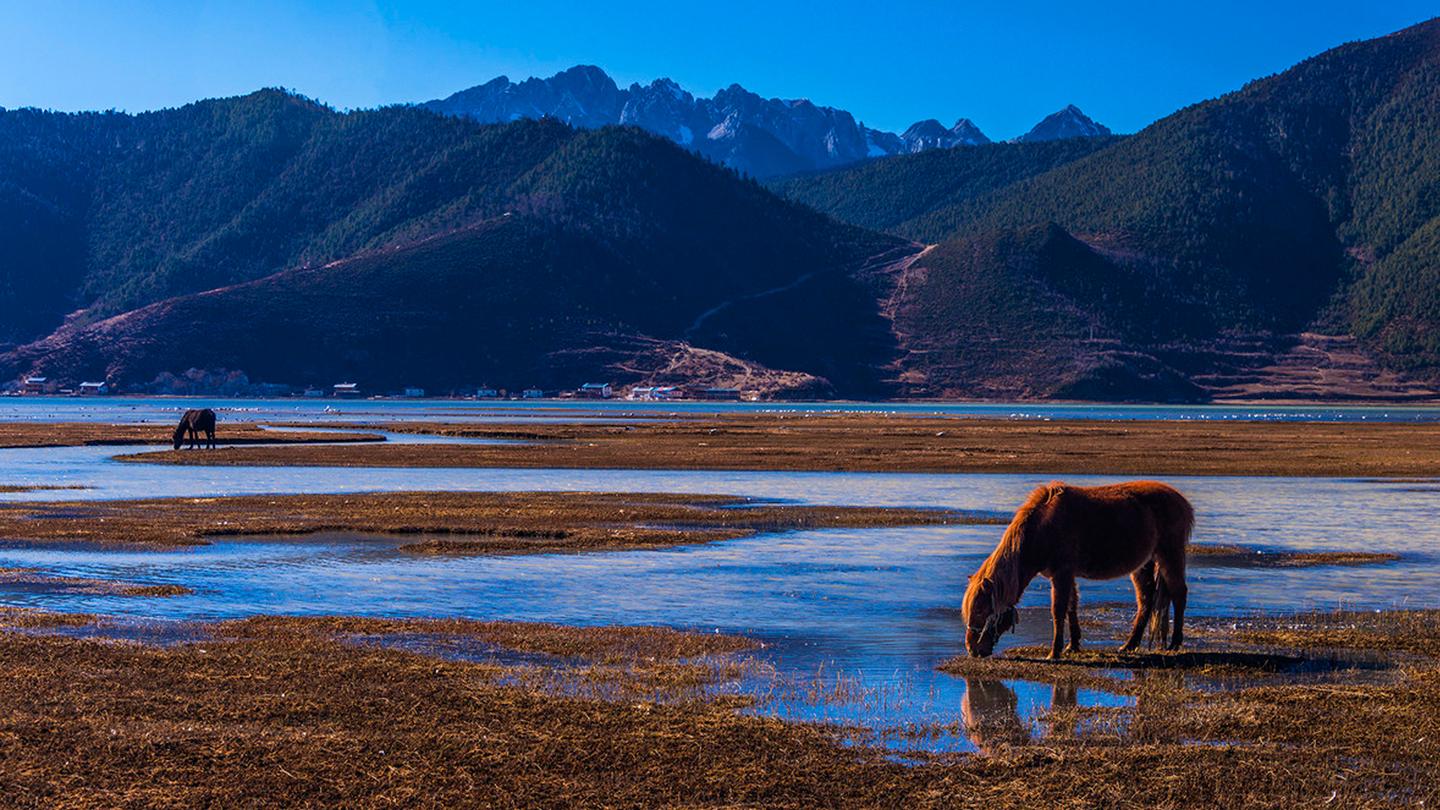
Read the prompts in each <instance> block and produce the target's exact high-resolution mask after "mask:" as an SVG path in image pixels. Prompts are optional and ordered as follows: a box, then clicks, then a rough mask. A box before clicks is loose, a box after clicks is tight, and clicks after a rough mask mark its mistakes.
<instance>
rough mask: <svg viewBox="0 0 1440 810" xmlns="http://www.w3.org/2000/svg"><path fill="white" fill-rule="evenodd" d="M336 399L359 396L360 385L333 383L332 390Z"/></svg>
mask: <svg viewBox="0 0 1440 810" xmlns="http://www.w3.org/2000/svg"><path fill="white" fill-rule="evenodd" d="M332 390H333V391H334V392H335V396H337V397H358V396H360V383H353V382H342V383H335V386H334V388H333V389H332Z"/></svg>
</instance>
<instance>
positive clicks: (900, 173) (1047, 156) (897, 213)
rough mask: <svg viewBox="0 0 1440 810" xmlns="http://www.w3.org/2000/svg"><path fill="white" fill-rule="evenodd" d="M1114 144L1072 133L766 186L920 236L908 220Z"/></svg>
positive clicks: (852, 218)
mask: <svg viewBox="0 0 1440 810" xmlns="http://www.w3.org/2000/svg"><path fill="white" fill-rule="evenodd" d="M1113 142H1114V140H1113V139H1104V138H1076V139H1073V140H1065V141H1051V142H1042V143H1033V144H1016V143H997V144H985V145H980V146H973V147H957V148H954V149H947V150H935V151H928V152H922V153H920V154H916V155H903V156H900V157H893V158H884V159H881V160H874V161H870V162H868V163H862V164H860V165H856V166H848V167H845V168H843V169H836V170H833V171H828V172H815V173H812V174H804V175H797V176H793V177H784V178H779V179H775V180H771V181H769V182H768V183H767V185H768V186H769V187H770V188H771V189H772V190H774V191H775V192H776V193H778V194H780V195H781V196H783V197H787V198H789V199H791V200H794V201H796V202H799V203H803V204H805V205H808V206H810V207H811V208H814V209H816V210H817V211H824V212H825V213H827V214H829V215H831V216H833V217H835V218H836V219H840V220H842V221H845V222H849V223H852V224H855V225H860V226H863V227H866V228H877V229H882V230H889V231H892V232H894V233H896V234H899V235H903V236H906V237H907V238H922V239H923V238H925V237H926V236H930V235H933V234H929V233H927V232H926V229H924V228H920V227H916V226H915V225H914V224H913V223H912V221H913V220H916V219H918V218H923V217H926V216H927V215H929V214H930V213H931V212H933V211H936V210H939V209H944V208H947V207H949V206H953V205H957V204H959V203H961V202H964V201H967V200H971V199H974V198H977V197H982V196H984V195H987V194H989V193H991V192H994V191H996V190H997V189H1001V188H1004V187H1006V186H1009V185H1010V184H1012V183H1015V182H1017V181H1020V180H1023V179H1025V178H1028V177H1033V176H1035V175H1037V174H1041V173H1044V172H1046V171H1049V170H1050V169H1053V168H1055V167H1056V166H1061V165H1064V164H1066V163H1069V162H1071V161H1074V160H1078V159H1079V158H1082V157H1084V156H1086V155H1088V154H1090V153H1092V152H1094V151H1096V150H1099V149H1102V148H1104V147H1106V146H1109V145H1110V144H1112V143H1113ZM931 241H934V240H931Z"/></svg>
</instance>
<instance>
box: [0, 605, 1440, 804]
mask: <svg viewBox="0 0 1440 810" xmlns="http://www.w3.org/2000/svg"><path fill="white" fill-rule="evenodd" d="M25 613H32V612H28V611H8V612H6V611H0V622H4V623H5V624H7V625H9V626H17V625H19V624H21V623H23V624H25V625H26V626H28V627H31V628H34V627H39V626H43V625H44V624H45V623H47V622H48V623H50V624H52V625H66V624H71V623H72V620H70V619H68V617H45V616H43V615H42V616H34V615H31V616H28V617H27V616H17V615H15V614H25ZM1437 618H1440V617H1437V615H1436V614H1434V613H1430V614H1428V615H1422V614H1415V615H1406V616H1402V617H1400V618H1399V620H1398V621H1397V622H1395V623H1393V624H1391V625H1388V626H1387V625H1385V624H1383V622H1381V621H1377V626H1376V627H1375V628H1374V629H1375V632H1377V633H1384V632H1386V628H1387V627H1389V628H1391V629H1395V630H1398V631H1399V632H1402V633H1404V632H1409V631H1410V630H1412V629H1418V630H1420V631H1421V632H1422V633H1426V634H1427V635H1426V638H1427V639H1428V641H1427V642H1426V643H1427V644H1428V645H1431V646H1429V647H1428V649H1429V650H1430V652H1431V654H1432V655H1433V654H1434V652H1435V650H1436V649H1437V648H1436V647H1435V646H1434V644H1435V634H1434V631H1433V629H1426V626H1425V624H1426V622H1428V623H1429V625H1434V624H1435V621H1436V619H1437ZM42 619H43V620H44V621H42ZM1355 620H1356V619H1354V618H1346V617H1313V618H1309V617H1299V618H1288V619H1285V620H1284V621H1283V622H1280V623H1279V624H1284V625H1286V626H1289V625H1292V624H1301V623H1310V622H1312V621H1313V622H1319V623H1322V624H1329V623H1334V624H1339V625H1344V626H1347V627H1348V626H1349V625H1350V624H1353V622H1354V621H1355ZM86 621H89V618H88V617H77V618H76V619H74V620H73V623H83V622H86ZM1252 621H1253V623H1254V624H1255V626H1256V629H1257V630H1258V629H1259V627H1260V625H1261V624H1263V623H1264V622H1265V620H1259V619H1256V620H1252ZM1277 626H1278V625H1277ZM417 633H423V634H438V635H445V636H450V637H455V638H458V639H473V640H474V641H476V642H479V643H483V644H487V645H495V646H498V647H502V648H505V649H511V650H517V651H522V652H533V653H543V654H546V655H555V656H562V657H564V658H565V659H567V660H572V661H575V662H578V663H577V667H578V668H577V670H576V672H577V673H578V674H577V677H581V678H592V677H599V678H602V679H606V678H608V679H614V680H616V681H621V682H623V683H622V684H621V688H618V689H613V690H609V691H608V693H609V694H612V695H618V696H621V697H622V698H624V699H621V700H613V699H612V700H601V699H595V698H590V697H580V696H575V695H567V694H566V693H565V692H564V690H563V689H559V690H557V689H556V688H555V686H556V684H557V682H556V681H553V680H550V681H547V680H545V679H544V678H543V677H542V676H541V675H539V674H537V672H536V671H535V669H536V668H534V667H530V668H528V669H527V668H524V667H518V668H517V667H512V666H508V665H503V664H496V663H462V662H456V661H451V660H442V659H437V658H434V657H429V656H425V655H420V654H414V653H407V652H402V651H399V650H396V649H393V648H387V647H385V646H382V645H378V644H375V643H368V642H369V641H373V640H374V639H375V638H377V637H383V636H385V635H387V634H389V635H394V636H406V635H409V634H417ZM1221 633H1222V629H1221V626H1220V625H1219V624H1218V623H1217V624H1216V625H1215V626H1212V627H1207V629H1206V634H1207V637H1208V638H1209V639H1210V641H1211V642H1212V643H1218V642H1219V641H1220V640H1221V638H1222V635H1221ZM357 637H359V638H364V639H366V640H367V643H362V644H357V643H354V642H346V641H345V639H354V638H357ZM1376 638H1378V636H1377V637H1376ZM1376 638H1371V639H1368V640H1363V639H1362V640H1357V643H1364V644H1365V645H1366V648H1369V647H1370V646H1371V645H1372V643H1373V642H1374V641H1376ZM747 646H748V643H747V642H746V641H745V640H744V639H738V638H734V637H730V636H716V635H711V634H692V633H682V632H677V631H673V630H663V629H655V628H569V627H557V626H553V625H530V624H506V623H493V622H465V621H401V620H366V619H351V618H324V619H285V618H268V617H267V618H257V619H250V620H246V621H240V622H228V623H223V624H221V625H217V626H215V627H214V628H213V630H212V637H211V638H208V639H206V640H203V641H199V642H194V643H187V644H181V645H176V646H173V647H168V648H163V649H157V648H153V647H145V646H142V645H136V644H115V643H105V642H101V641H93V640H77V639H72V638H63V637H53V636H38V637H37V636H34V635H30V634H29V633H28V632H27V633H26V634H21V633H4V632H0V693H3V694H5V695H6V699H5V701H4V702H3V703H0V787H3V788H4V790H5V794H4V795H5V797H6V802H7V803H8V804H12V805H17V806H47V807H48V806H85V807H95V806H107V807H108V806H117V805H155V804H165V805H172V806H193V805H197V804H203V805H212V806H213V805H223V806H236V805H243V806H257V805H258V806H279V805H285V806H297V805H301V806H303V805H318V804H327V805H334V804H339V805H346V806H394V805H404V806H457V805H458V806H474V805H493V804H504V805H512V806H554V805H576V804H579V805H605V806H675V805H685V806H695V805H712V806H713V805H767V806H785V807H814V806H867V807H868V806H896V807H899V806H905V807H953V806H977V807H978V806H984V807H999V808H1006V807H1017V808H1018V807H1026V808H1031V807H1037V806H1044V807H1056V806H1076V807H1081V806H1087V807H1092V806H1136V805H1143V806H1151V807H1192V806H1214V807H1234V806H1263V807H1294V806H1307V805H1315V804H1325V803H1329V804H1330V805H1332V806H1346V807H1348V806H1372V805H1377V804H1399V805H1404V806H1415V805H1416V804H1418V803H1420V802H1422V801H1423V802H1433V801H1434V800H1435V799H1436V798H1437V796H1440V786H1437V784H1436V782H1435V780H1434V779H1433V767H1434V764H1435V762H1437V761H1440V759H1437V757H1440V711H1437V710H1440V697H1437V696H1440V670H1437V669H1436V668H1435V666H1434V665H1435V660H1434V659H1433V658H1431V659H1427V660H1426V662H1424V663H1419V664H1412V665H1410V666H1409V667H1408V668H1406V669H1403V670H1402V671H1400V672H1399V674H1398V675H1397V676H1396V677H1395V678H1392V679H1390V680H1389V681H1387V682H1384V683H1356V684H1353V685H1350V684H1336V683H1323V684H1315V683H1310V684H1305V683H1289V682H1286V681H1285V680H1283V679H1280V678H1278V677H1277V678H1275V679H1273V680H1270V681H1262V682H1258V685H1247V686H1241V687H1237V688H1234V689H1229V690H1220V691H1197V690H1192V689H1189V688H1187V687H1185V686H1184V684H1183V682H1182V680H1181V679H1179V678H1175V677H1168V674H1167V673H1157V674H1158V675H1160V676H1163V677H1146V678H1137V679H1136V680H1135V681H1133V682H1131V683H1130V685H1128V686H1127V687H1126V688H1127V689H1129V690H1130V691H1131V692H1132V693H1133V694H1134V695H1135V696H1136V698H1137V702H1136V705H1135V706H1134V707H1132V708H1129V709H1123V710H1109V709H1104V710H1087V709H1060V710H1057V711H1056V712H1054V713H1052V714H1051V715H1050V716H1047V717H1045V718H1044V719H1043V724H1044V726H1045V728H1046V732H1047V733H1046V736H1044V737H1043V738H1041V739H1038V740H1033V741H1027V740H1026V739H1024V735H1023V734H1022V735H1020V737H1018V738H1015V739H1013V740H1010V741H1007V740H1005V739H999V738H995V737H992V738H990V739H989V741H988V742H987V751H988V753H987V754H986V755H984V756H978V755H977V756H940V757H923V756H922V757H919V758H918V759H919V760H921V761H922V762H923V763H925V764H920V765H918V766H915V767H905V766H903V765H900V764H897V763H895V762H892V761H889V760H887V759H886V758H885V757H884V756H883V755H882V754H881V752H878V751H874V750H869V749H866V748H864V747H863V746H862V747H858V748H857V747H848V746H844V745H841V744H840V743H839V742H837V739H838V737H839V735H838V734H837V733H836V732H833V731H830V730H827V729H824V728H820V727H814V726H806V725H794V724H786V723H782V722H779V721H775V720H771V719H764V718H756V717H750V716H746V715H741V714H737V713H736V712H734V711H733V710H732V708H731V706H730V704H729V703H727V702H725V701H719V702H705V701H701V700H697V699H693V698H694V697H695V696H696V695H698V694H699V692H697V691H695V690H693V689H689V688H688V687H690V686H692V685H693V684H694V683H695V682H696V681H697V680H703V678H704V677H705V676H704V671H703V669H699V668H696V667H693V666H688V667H687V666H686V665H685V663H684V662H685V661H687V660H692V659H695V658H697V657H702V656H713V655H725V654H732V653H737V652H743V650H745V649H746V647H747ZM1034 668H1035V670H1036V671H1029V672H1020V671H1001V670H998V669H992V670H989V671H983V672H981V671H970V672H967V673H966V677H967V678H992V677H999V678H1003V677H1040V676H1043V675H1047V674H1055V675H1056V676H1057V677H1060V678H1068V677H1071V676H1070V673H1071V672H1073V671H1075V670H1082V669H1086V668H1084V667H1068V668H1062V667H1055V666H1051V665H1045V664H1035V665H1034ZM1090 671H1091V672H1093V670H1090ZM596 672H600V673H601V674H600V675H598V676H597V675H595V673H596ZM1261 677H1263V676H1261ZM1042 679H1043V678H1042ZM1081 685H1085V684H1081ZM1111 685H1113V683H1112V684H1111ZM635 695H651V696H653V697H633V696H635ZM667 695H679V696H681V699H678V700H672V699H667V698H666V696H667ZM917 733H918V732H917Z"/></svg>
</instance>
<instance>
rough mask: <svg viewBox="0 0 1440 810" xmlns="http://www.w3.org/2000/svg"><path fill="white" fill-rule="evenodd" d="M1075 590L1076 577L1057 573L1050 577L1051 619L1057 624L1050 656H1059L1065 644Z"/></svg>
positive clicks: (1051, 642) (1051, 640)
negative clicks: (1066, 622)
mask: <svg viewBox="0 0 1440 810" xmlns="http://www.w3.org/2000/svg"><path fill="white" fill-rule="evenodd" d="M1074 592H1075V577H1074V576H1071V575H1060V574H1056V575H1054V576H1052V577H1051V578H1050V619H1051V621H1052V622H1054V624H1055V632H1054V635H1052V636H1051V639H1050V657H1051V658H1059V657H1060V651H1061V648H1063V647H1064V646H1065V619H1066V617H1067V616H1069V615H1070V598H1071V594H1073V593H1074Z"/></svg>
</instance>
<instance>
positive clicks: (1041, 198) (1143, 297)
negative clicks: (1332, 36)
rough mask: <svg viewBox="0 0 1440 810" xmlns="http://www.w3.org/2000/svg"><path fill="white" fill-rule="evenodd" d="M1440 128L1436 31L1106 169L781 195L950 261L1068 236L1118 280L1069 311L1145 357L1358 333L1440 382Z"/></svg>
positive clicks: (1162, 134)
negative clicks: (962, 247) (925, 246)
mask: <svg viewBox="0 0 1440 810" xmlns="http://www.w3.org/2000/svg"><path fill="white" fill-rule="evenodd" d="M1437 124H1440V22H1436V21H1432V22H1429V23H1425V24H1422V25H1419V26H1415V27H1413V28H1410V29H1407V30H1405V31H1401V32H1399V33H1396V34H1393V35H1391V36H1387V37H1383V38H1380V39H1376V40H1370V41H1366V42H1358V43H1353V44H1350V45H1345V46H1342V47H1340V48H1337V49H1335V50H1332V51H1329V52H1327V53H1325V54H1322V55H1320V56H1317V57H1314V58H1312V59H1309V60H1306V61H1305V62H1302V63H1301V64H1299V65H1297V66H1295V67H1294V68H1292V69H1290V70H1287V71H1285V72H1283V73H1281V74H1278V75H1275V76H1272V77H1268V78H1265V79H1261V80H1258V81H1255V82H1253V83H1251V84H1250V85H1248V86H1246V87H1245V88H1244V89H1242V90H1240V91H1238V92H1236V93H1232V94H1230V95H1227V96H1225V97H1222V98H1220V99H1217V100H1214V101H1210V102H1205V103H1202V104H1197V105H1195V106H1192V107H1189V108H1187V109H1184V110H1181V111H1179V112H1177V113H1175V114H1174V115H1172V116H1169V117H1167V118H1165V119H1162V120H1161V121H1159V122H1157V123H1155V124H1154V125H1152V126H1150V127H1148V128H1146V129H1145V130H1143V131H1141V132H1140V133H1138V134H1136V135H1134V136H1130V137H1127V138H1123V139H1114V140H1107V141H1099V140H1095V141H1091V142H1090V143H1092V144H1094V145H1095V146H1097V147H1100V148H1097V149H1095V150H1094V151H1093V152H1091V153H1089V154H1076V153H1074V152H1070V153H1066V154H1056V155H1055V157H1056V158H1057V159H1056V160H1055V161H1054V162H1053V164H1051V165H1048V166H1047V165H1045V164H1044V162H1043V161H1036V162H1035V163H1034V164H1032V165H1034V166H1035V168H1037V169H1038V170H1037V171H1034V172H1016V173H1015V176H1014V177H1007V176H1006V175H1005V174H1004V173H1003V172H1001V173H998V174H997V176H998V177H999V178H1000V182H995V183H990V182H974V181H972V180H971V179H970V177H969V176H965V175H961V174H960V173H959V170H965V171H972V170H973V171H974V172H975V173H977V174H978V169H973V167H977V166H983V165H985V164H984V163H982V161H980V160H978V159H977V155H978V154H980V153H981V152H982V149H972V150H963V151H964V152H969V153H972V154H968V155H967V154H963V153H962V150H957V152H956V153H954V154H944V155H939V154H937V155H921V156H916V157H910V158H897V159H888V160H884V161H877V162H875V163H873V164H871V165H868V166H865V167H861V168H857V169H852V170H847V171H842V172H835V173H830V174H824V175H818V176H812V177H806V178H798V179H794V180H790V181H787V182H785V183H781V184H777V185H776V188H777V189H778V190H780V191H781V192H783V193H785V194H786V195H788V196H790V197H792V198H793V199H797V200H801V201H805V202H807V203H809V204H812V205H815V206H817V207H818V208H820V209H821V210H824V211H828V212H830V213H833V214H835V215H836V216H839V217H841V218H842V219H846V220H847V221H851V222H854V223H856V224H864V225H873V226H878V227H883V228H885V229H887V230H889V231H890V232H892V233H894V234H896V235H899V236H903V237H906V238H911V239H916V240H920V241H924V242H930V243H943V242H948V241H950V240H962V241H969V242H972V243H973V242H974V241H975V240H979V242H980V243H985V244H990V243H993V242H994V240H995V239H996V234H1001V233H1005V232H1009V231H1016V230H1018V229H1027V228H1036V227H1043V226H1047V225H1055V226H1058V227H1059V228H1061V229H1062V230H1063V231H1064V232H1066V233H1068V234H1070V235H1072V236H1074V237H1075V238H1076V239H1078V240H1079V241H1080V242H1082V243H1084V244H1085V245H1087V246H1089V248H1090V249H1091V250H1092V251H1093V252H1094V253H1095V254H1096V255H1097V256H1098V257H1101V258H1103V260H1104V264H1103V266H1097V268H1096V269H1095V271H1094V272H1093V273H1092V274H1091V278H1090V280H1089V281H1088V282H1086V284H1085V285H1082V288H1080V289H1076V288H1074V286H1073V285H1071V287H1070V288H1068V289H1064V290H1060V291H1059V295H1060V297H1059V298H1057V299H1055V301H1054V302H1053V303H1052V306H1054V307H1058V308H1062V309H1067V310H1075V311H1081V312H1085V313H1087V314H1088V315H1089V316H1091V318H1092V319H1093V320H1095V321H1096V322H1097V323H1101V324H1104V325H1106V326H1105V327H1104V328H1103V329H1102V333H1103V334H1104V335H1106V336H1108V337H1111V338H1115V339H1118V340H1120V341H1122V342H1125V343H1127V344H1129V345H1132V346H1148V347H1150V348H1154V349H1157V350H1159V349H1163V348H1165V347H1164V346H1160V345H1157V344H1162V343H1165V342H1174V341H1190V342H1193V341H1196V340H1217V339H1225V338H1226V337H1227V336H1230V335H1234V334H1236V333H1245V334H1270V335H1280V334H1287V333H1298V332H1301V331H1302V330H1306V329H1310V330H1320V331H1328V332H1336V333H1344V332H1350V333H1353V334H1355V335H1357V336H1359V337H1360V338H1361V341H1362V344H1363V345H1365V346H1367V347H1369V349H1370V350H1371V351H1373V352H1375V353H1377V354H1378V356H1379V357H1380V358H1381V359H1382V360H1383V361H1384V362H1385V363H1387V364H1389V365H1391V366H1394V367H1399V368H1404V369H1409V370H1411V371H1415V372H1418V373H1420V374H1422V375H1423V376H1425V377H1427V378H1430V379H1434V378H1436V375H1437V370H1440V284H1437V281H1440V253H1437V251H1436V247H1437V232H1440V221H1437V219H1436V218H1437V217H1440V126H1437ZM1062 143H1063V142H1062ZM1044 146H1049V147H1051V148H1058V146H1059V145H1056V144H1049V145H1044ZM986 149H993V147H986ZM1019 154H1020V153H1016V154H1015V155H1014V157H1015V158H1016V160H1015V161H1014V163H1015V164H1018V163H1020V162H1021V161H1019V160H1018V158H1019ZM997 157H998V155H997ZM921 160H925V161H928V162H927V163H925V164H923V166H924V168H925V169H928V171H924V170H922V163H921V162H920V161H921ZM862 175H863V177H864V179H863V180H861V177H862ZM982 176H988V175H982ZM940 178H944V179H943V180H942V179H940ZM946 191H948V192H949V193H948V195H947V194H946V193H944V192H946ZM876 210H883V211H886V212H891V211H895V212H899V213H898V215H894V216H881V215H878V214H876V213H875V211H876ZM957 250H959V248H953V247H952V248H949V249H947V250H946V251H942V252H939V253H936V254H935V255H937V256H939V255H945V254H947V253H948V254H954V253H955V252H956V251H957ZM1037 261H1039V265H1043V264H1044V261H1043V260H1040V259H1038V257H1037ZM1039 265H1037V266H1039ZM1136 293H1138V294H1136ZM1127 295H1128V296H1129V297H1128V298H1127V297H1126V296H1127ZM1149 313H1163V316H1160V317H1155V316H1152V315H1150V314H1149ZM1024 314H1025V313H1023V312H1022V311H1018V310H1017V311H1016V312H1015V313H1013V315H1014V317H1015V318H1020V317H1022V316H1023V315H1024ZM1042 319H1043V316H1042ZM1087 334H1088V331H1087Z"/></svg>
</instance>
